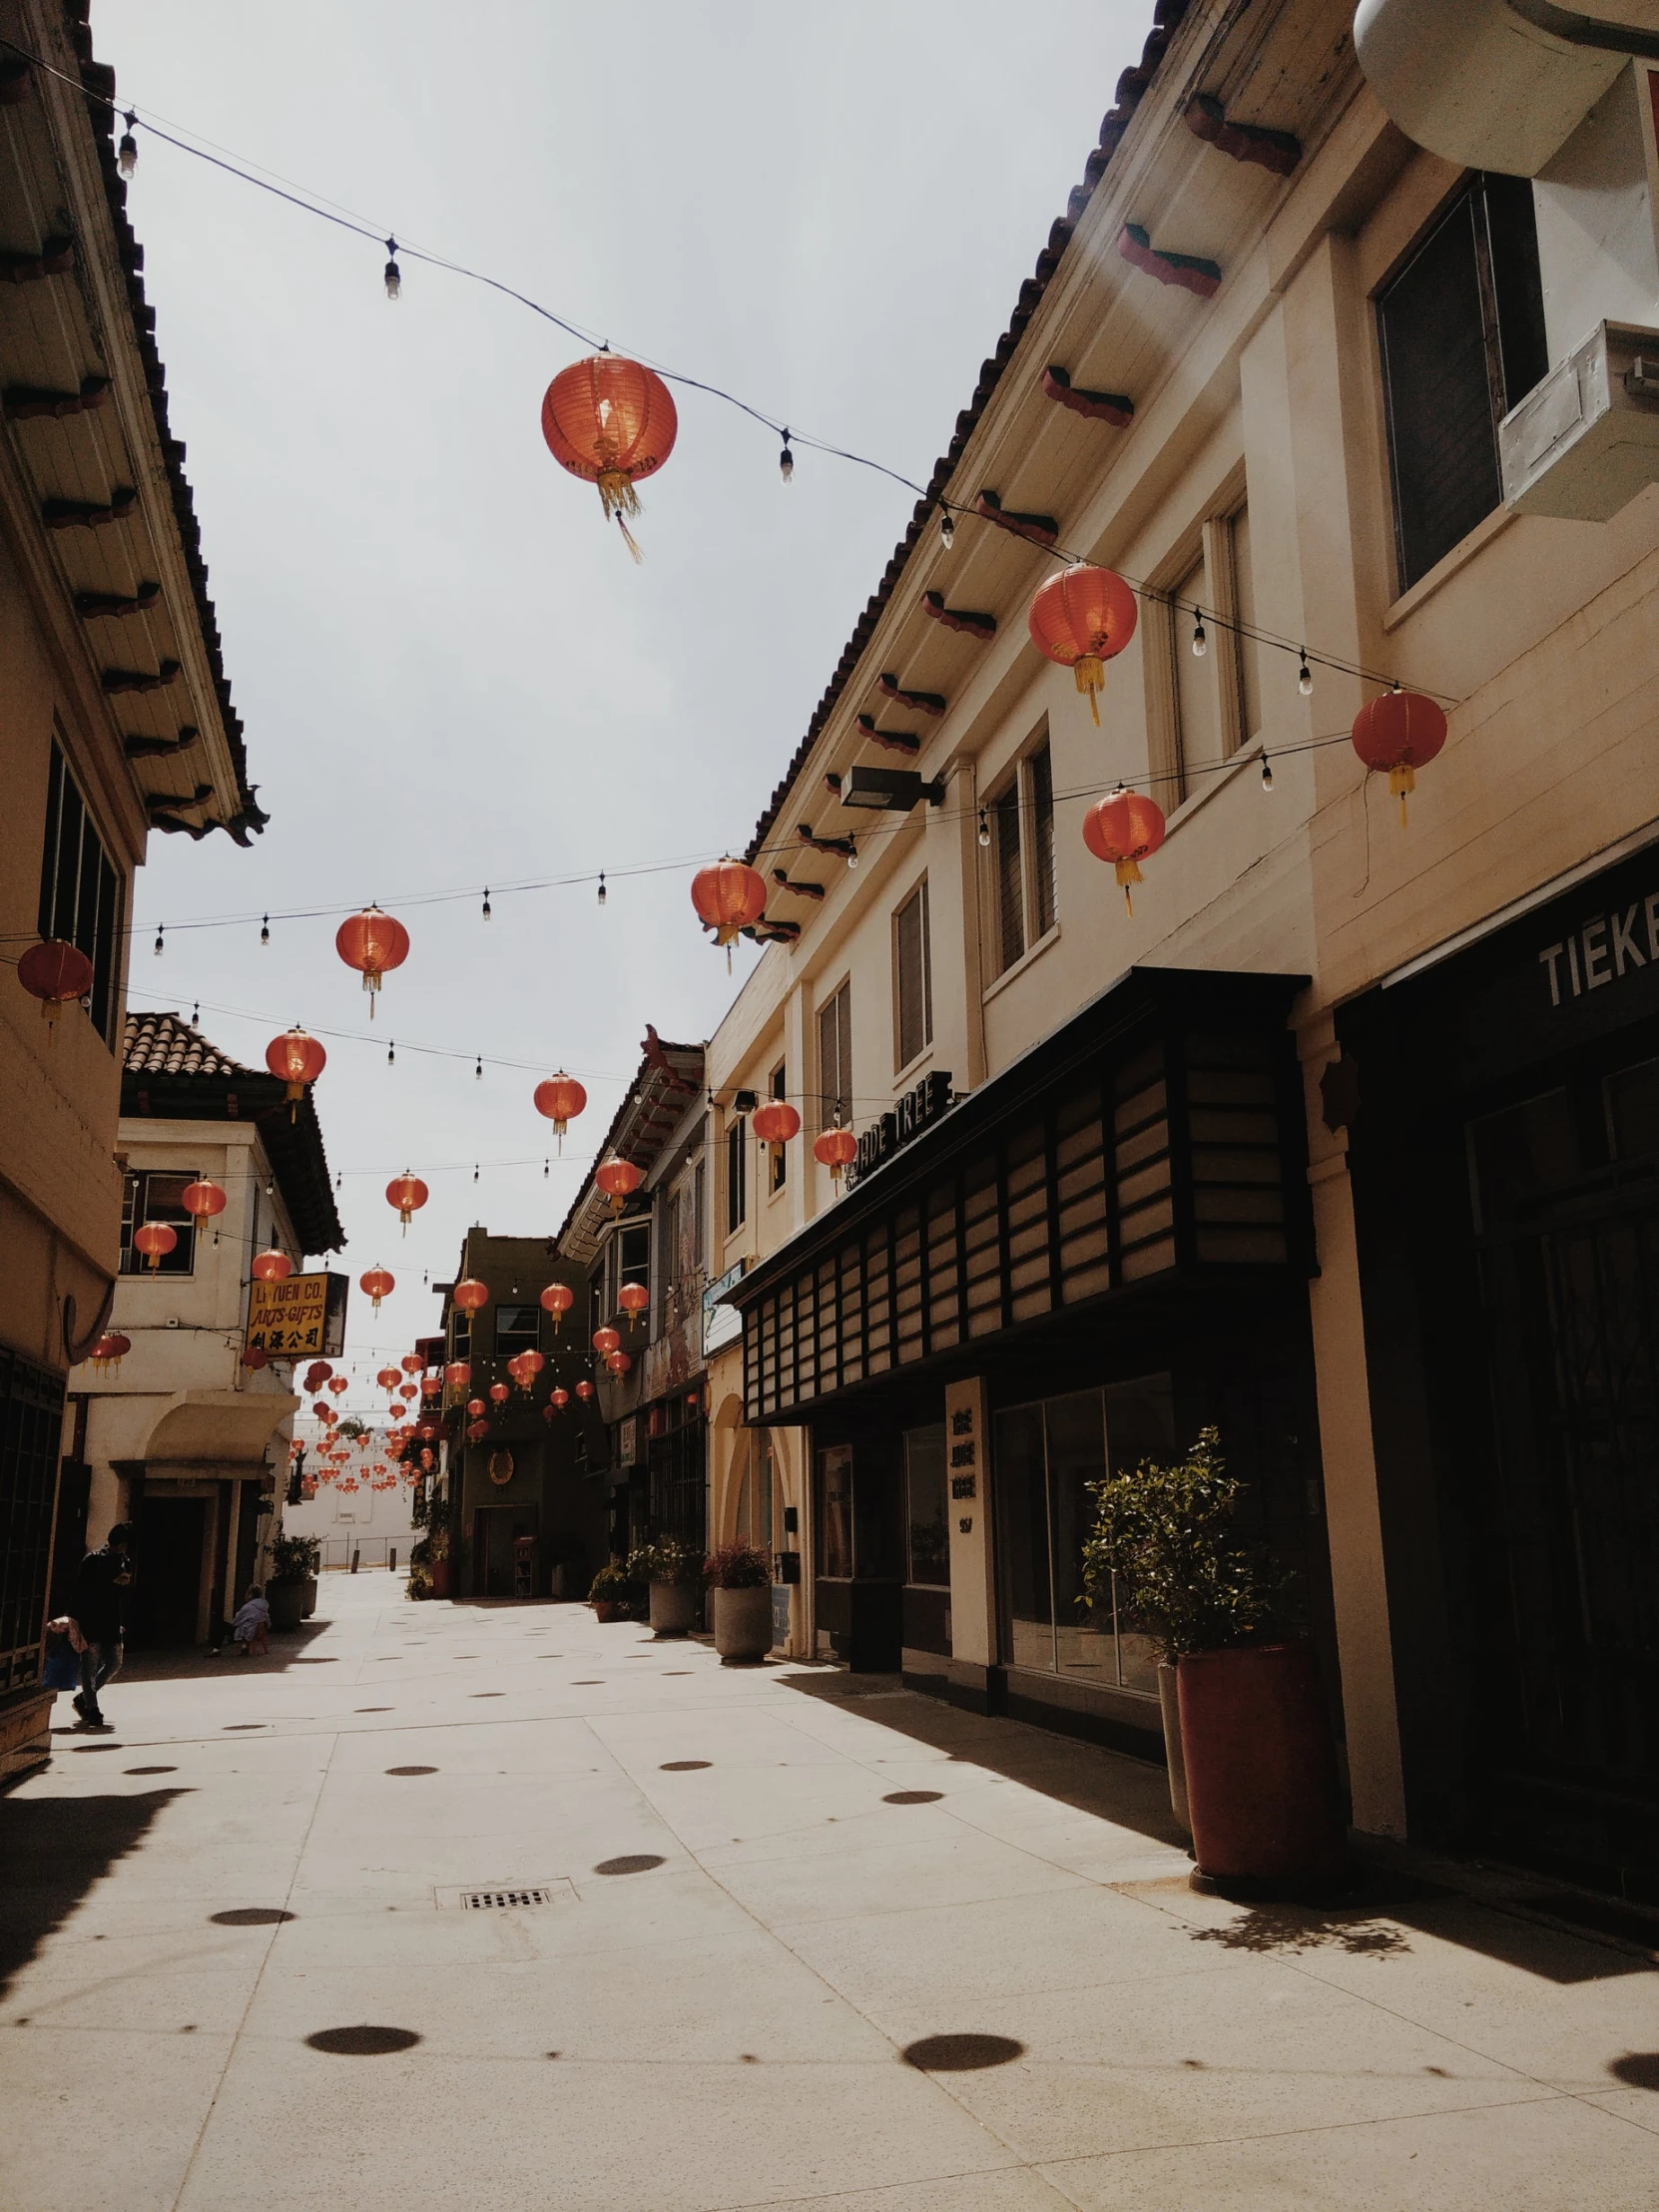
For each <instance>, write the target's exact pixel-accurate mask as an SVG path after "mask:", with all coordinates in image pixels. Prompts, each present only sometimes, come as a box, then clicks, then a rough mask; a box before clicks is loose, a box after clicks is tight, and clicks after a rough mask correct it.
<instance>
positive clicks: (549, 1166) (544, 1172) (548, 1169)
mask: <svg viewBox="0 0 1659 2212" xmlns="http://www.w3.org/2000/svg"><path fill="white" fill-rule="evenodd" d="M552 1172H553V1163H552V1161H551V1160H544V1161H543V1162H542V1164H541V1179H542V1181H543V1182H544V1183H545V1182H546V1181H547V1179H548V1177H549V1176H550V1175H551V1174H552Z"/></svg>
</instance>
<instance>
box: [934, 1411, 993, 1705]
mask: <svg viewBox="0 0 1659 2212" xmlns="http://www.w3.org/2000/svg"><path fill="white" fill-rule="evenodd" d="M944 1444H945V1468H946V1471H947V1473H948V1475H949V1477H950V1496H949V1498H948V1500H947V1502H946V1507H945V1510H946V1511H947V1513H948V1514H949V1516H950V1648H951V1656H952V1657H953V1658H956V1659H963V1660H966V1661H967V1662H968V1664H969V1665H971V1666H978V1667H988V1666H990V1665H991V1664H992V1663H993V1661H994V1660H995V1658H996V1616H995V1613H994V1611H993V1610H992V1603H991V1531H990V1435H989V1431H988V1429H987V1426H986V1421H985V1384H984V1382H983V1380H982V1379H981V1378H980V1377H978V1376H975V1377H973V1378H971V1379H970V1380H969V1381H968V1382H966V1383H947V1384H946V1385H945V1393H944Z"/></svg>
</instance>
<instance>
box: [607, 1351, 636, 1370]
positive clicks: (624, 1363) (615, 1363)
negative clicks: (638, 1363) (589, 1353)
mask: <svg viewBox="0 0 1659 2212" xmlns="http://www.w3.org/2000/svg"><path fill="white" fill-rule="evenodd" d="M633 1364H634V1363H633V1361H632V1360H630V1359H629V1357H628V1355H627V1353H626V1352H607V1353H606V1355H605V1365H606V1366H607V1367H608V1368H609V1369H610V1371H611V1373H612V1374H613V1375H626V1374H627V1373H628V1370H629V1369H630V1368H631V1367H632V1366H633Z"/></svg>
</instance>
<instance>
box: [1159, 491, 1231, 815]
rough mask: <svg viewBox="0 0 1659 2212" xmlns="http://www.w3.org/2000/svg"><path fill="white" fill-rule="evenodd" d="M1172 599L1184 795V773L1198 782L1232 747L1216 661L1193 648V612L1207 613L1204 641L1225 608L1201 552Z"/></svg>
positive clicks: (1171, 631)
mask: <svg viewBox="0 0 1659 2212" xmlns="http://www.w3.org/2000/svg"><path fill="white" fill-rule="evenodd" d="M1206 534H1208V533H1206ZM1175 600H1176V607H1175V619H1174V621H1173V622H1172V623H1171V624H1170V629H1169V639H1170V648H1171V654H1172V658H1173V675H1174V690H1175V728H1176V742H1177V759H1178V760H1179V761H1180V764H1181V785H1180V791H1181V796H1182V798H1183V799H1185V798H1187V797H1188V793H1189V786H1188V782H1187V780H1188V778H1189V777H1196V778H1197V779H1198V781H1199V783H1200V785H1201V784H1202V780H1203V775H1204V772H1205V770H1206V769H1210V768H1214V767H1215V765H1216V764H1217V762H1219V761H1220V760H1222V759H1223V757H1224V756H1225V755H1226V754H1227V753H1228V752H1229V751H1230V750H1231V748H1230V747H1229V746H1228V745H1227V744H1226V742H1225V740H1224V738H1223V735H1222V717H1221V698H1220V694H1219V691H1218V688H1217V685H1216V661H1215V659H1214V658H1213V657H1212V655H1211V654H1210V653H1209V651H1208V650H1206V651H1205V652H1204V653H1203V654H1202V655H1200V654H1197V653H1195V652H1194V651H1193V632H1194V629H1195V627H1196V623H1197V615H1198V614H1205V615H1208V616H1209V618H1210V620H1209V621H1208V623H1206V625H1205V629H1206V631H1207V633H1208V636H1207V638H1206V641H1205V642H1206V646H1208V643H1209V639H1210V638H1216V639H1217V642H1218V643H1219V642H1220V637H1219V635H1218V633H1219V632H1220V623H1219V621H1218V619H1217V618H1218V617H1219V616H1221V615H1223V614H1225V613H1226V612H1227V610H1226V609H1225V608H1223V607H1219V606H1218V605H1217V604H1216V601H1217V594H1216V593H1215V591H1214V589H1213V580H1212V577H1211V573H1210V563H1209V561H1208V559H1206V558H1205V557H1204V556H1203V555H1200V557H1199V559H1198V560H1197V561H1195V562H1194V563H1193V565H1192V567H1191V568H1189V569H1188V571H1187V573H1186V575H1185V576H1183V577H1182V578H1181V580H1180V582H1179V583H1178V584H1177V585H1176V587H1175ZM1195 609H1196V610H1197V613H1196V614H1195V612H1194V610H1195Z"/></svg>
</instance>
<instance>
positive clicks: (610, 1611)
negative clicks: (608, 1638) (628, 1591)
mask: <svg viewBox="0 0 1659 2212" xmlns="http://www.w3.org/2000/svg"><path fill="white" fill-rule="evenodd" d="M591 1603H592V1605H593V1617H594V1619H595V1620H596V1621H614V1620H615V1619H616V1599H615V1598H612V1597H596V1598H594V1599H592V1600H591Z"/></svg>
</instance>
